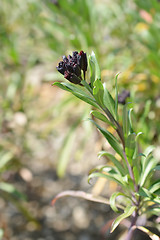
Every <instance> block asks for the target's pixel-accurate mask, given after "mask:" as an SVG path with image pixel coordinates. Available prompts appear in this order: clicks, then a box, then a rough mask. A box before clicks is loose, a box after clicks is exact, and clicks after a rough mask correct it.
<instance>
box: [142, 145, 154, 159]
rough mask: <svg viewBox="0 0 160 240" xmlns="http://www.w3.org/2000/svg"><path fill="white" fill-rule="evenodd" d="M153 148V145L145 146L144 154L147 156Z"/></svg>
mask: <svg viewBox="0 0 160 240" xmlns="http://www.w3.org/2000/svg"><path fill="white" fill-rule="evenodd" d="M154 149H155V147H154V146H152V145H151V146H149V147H147V148H146V150H145V151H144V155H145V156H146V157H147V156H149V154H150V153H151V152H153V150H154Z"/></svg>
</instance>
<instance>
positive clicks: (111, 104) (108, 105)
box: [103, 83, 115, 118]
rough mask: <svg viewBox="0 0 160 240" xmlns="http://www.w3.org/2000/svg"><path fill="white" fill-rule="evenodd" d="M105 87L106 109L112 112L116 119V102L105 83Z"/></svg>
mask: <svg viewBox="0 0 160 240" xmlns="http://www.w3.org/2000/svg"><path fill="white" fill-rule="evenodd" d="M103 87H104V96H103V102H104V105H105V107H106V108H108V110H109V111H110V113H111V114H112V115H113V116H114V118H115V101H114V99H113V98H112V96H111V94H110V92H109V91H108V90H107V88H106V86H105V83H104V84H103Z"/></svg>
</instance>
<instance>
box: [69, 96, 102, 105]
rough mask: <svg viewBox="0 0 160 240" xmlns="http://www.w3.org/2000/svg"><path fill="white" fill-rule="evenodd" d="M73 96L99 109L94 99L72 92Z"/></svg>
mask: <svg viewBox="0 0 160 240" xmlns="http://www.w3.org/2000/svg"><path fill="white" fill-rule="evenodd" d="M72 94H73V95H74V96H76V97H77V98H79V99H81V100H82V101H84V102H86V103H88V104H90V105H91V106H93V107H95V108H98V109H100V107H99V106H98V105H97V103H96V101H95V100H94V99H91V98H88V97H85V96H83V95H80V94H79V93H72Z"/></svg>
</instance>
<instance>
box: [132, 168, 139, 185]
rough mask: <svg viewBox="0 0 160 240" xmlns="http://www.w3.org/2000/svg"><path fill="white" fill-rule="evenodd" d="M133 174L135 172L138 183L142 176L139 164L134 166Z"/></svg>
mask: <svg viewBox="0 0 160 240" xmlns="http://www.w3.org/2000/svg"><path fill="white" fill-rule="evenodd" d="M133 165H134V164H133ZM133 174H134V178H135V181H136V183H138V182H139V178H140V173H139V169H138V168H137V166H133Z"/></svg>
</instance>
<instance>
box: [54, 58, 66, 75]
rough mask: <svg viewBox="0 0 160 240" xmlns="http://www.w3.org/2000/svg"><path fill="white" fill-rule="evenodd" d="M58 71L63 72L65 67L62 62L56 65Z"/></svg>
mask: <svg viewBox="0 0 160 240" xmlns="http://www.w3.org/2000/svg"><path fill="white" fill-rule="evenodd" d="M56 68H57V70H58V72H60V73H61V74H64V72H65V71H66V67H65V64H64V62H62V61H61V62H59V64H58V67H56Z"/></svg>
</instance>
